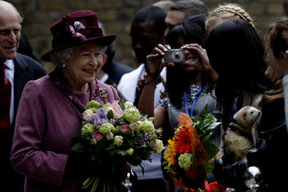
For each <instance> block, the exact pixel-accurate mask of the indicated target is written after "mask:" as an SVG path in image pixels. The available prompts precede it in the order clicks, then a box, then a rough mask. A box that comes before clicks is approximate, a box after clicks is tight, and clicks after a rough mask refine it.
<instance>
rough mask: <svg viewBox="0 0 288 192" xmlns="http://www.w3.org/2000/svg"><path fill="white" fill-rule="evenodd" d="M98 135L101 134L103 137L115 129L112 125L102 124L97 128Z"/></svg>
mask: <svg viewBox="0 0 288 192" xmlns="http://www.w3.org/2000/svg"><path fill="white" fill-rule="evenodd" d="M98 131H99V133H102V134H103V135H106V134H108V133H109V132H112V133H113V132H114V131H115V127H114V125H113V124H112V123H103V124H102V125H101V126H100V128H99V130H98Z"/></svg>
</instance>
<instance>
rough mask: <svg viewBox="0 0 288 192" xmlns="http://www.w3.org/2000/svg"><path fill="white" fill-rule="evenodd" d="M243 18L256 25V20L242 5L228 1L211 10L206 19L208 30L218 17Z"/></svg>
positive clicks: (226, 18) (225, 18) (224, 18)
mask: <svg viewBox="0 0 288 192" xmlns="http://www.w3.org/2000/svg"><path fill="white" fill-rule="evenodd" d="M219 18H221V19H223V20H228V19H242V20H244V21H247V22H248V23H250V24H251V25H252V26H254V20H253V19H252V17H251V16H250V15H249V14H248V13H247V11H245V10H244V9H243V8H242V7H241V6H240V5H238V4H235V3H227V4H223V5H219V6H218V7H216V8H215V9H214V10H213V11H211V12H210V14H209V15H208V18H207V20H206V30H207V29H208V28H210V27H211V26H213V25H214V24H215V22H216V20H217V19H219Z"/></svg>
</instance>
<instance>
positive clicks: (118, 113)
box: [113, 104, 123, 119]
mask: <svg viewBox="0 0 288 192" xmlns="http://www.w3.org/2000/svg"><path fill="white" fill-rule="evenodd" d="M113 110H114V119H119V118H120V117H121V116H122V114H123V111H122V109H121V107H120V106H119V105H118V104H117V105H113Z"/></svg>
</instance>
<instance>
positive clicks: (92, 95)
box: [11, 10, 119, 192]
mask: <svg viewBox="0 0 288 192" xmlns="http://www.w3.org/2000/svg"><path fill="white" fill-rule="evenodd" d="M50 29H51V33H52V35H53V40H52V47H53V48H52V50H50V51H49V52H46V53H45V54H44V55H43V57H42V59H43V60H46V61H52V62H53V63H54V64H55V65H56V67H55V70H54V71H53V72H51V73H50V74H49V75H46V76H45V77H43V78H41V79H38V80H35V81H30V82H29V83H28V84H27V85H26V87H25V89H24V91H23V95H22V98H21V101H20V105H19V110H18V114H17V120H16V128H15V129H16V130H15V135H14V139H13V147H12V152H11V161H12V164H13V166H14V168H15V170H16V171H17V172H19V173H21V174H23V175H25V177H26V180H25V192H28V191H29V192H34V191H35V192H39V191H41V192H45V191H49V192H52V191H57V192H60V191H69V192H74V191H75V192H76V191H80V189H79V183H80V182H79V180H78V175H77V174H76V172H75V171H73V169H77V166H69V165H70V163H69V162H70V161H69V159H70V157H71V156H70V155H69V154H70V150H71V147H72V145H73V141H72V135H73V134H75V133H80V130H81V114H82V112H83V110H84V107H85V105H86V104H87V102H88V101H90V100H92V99H94V100H96V101H98V102H100V103H104V102H105V101H108V102H112V101H119V97H118V94H117V92H116V90H115V89H114V88H113V87H111V86H109V85H106V84H103V83H101V82H99V81H98V80H96V79H95V76H96V74H97V72H98V70H99V69H100V68H101V66H102V64H103V60H104V59H105V58H104V57H105V56H104V55H103V53H104V50H105V47H106V46H107V45H109V44H111V43H112V42H113V41H114V39H115V37H116V35H103V32H102V30H101V29H100V28H99V26H98V16H97V13H95V12H93V11H89V10H80V11H76V12H73V13H71V14H68V15H66V16H64V17H62V18H60V19H59V20H57V21H56V22H55V23H54V24H53V25H52V26H51V28H50ZM103 90H104V92H106V94H104V96H103V95H102V94H101V96H102V97H100V95H99V92H102V91H103ZM81 166H82V165H78V169H79V167H80V168H81Z"/></svg>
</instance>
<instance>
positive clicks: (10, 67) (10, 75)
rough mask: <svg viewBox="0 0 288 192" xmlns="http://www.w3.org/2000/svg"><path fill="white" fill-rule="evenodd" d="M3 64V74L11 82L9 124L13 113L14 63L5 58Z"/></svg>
mask: <svg viewBox="0 0 288 192" xmlns="http://www.w3.org/2000/svg"><path fill="white" fill-rule="evenodd" d="M4 65H6V68H5V70H4V71H5V76H6V77H7V79H8V80H9V81H10V83H11V97H10V112H9V115H10V124H12V121H13V115H14V74H15V65H14V62H13V60H12V59H9V60H6V61H5V62H4Z"/></svg>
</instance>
